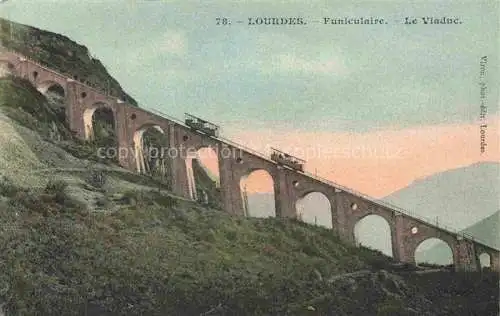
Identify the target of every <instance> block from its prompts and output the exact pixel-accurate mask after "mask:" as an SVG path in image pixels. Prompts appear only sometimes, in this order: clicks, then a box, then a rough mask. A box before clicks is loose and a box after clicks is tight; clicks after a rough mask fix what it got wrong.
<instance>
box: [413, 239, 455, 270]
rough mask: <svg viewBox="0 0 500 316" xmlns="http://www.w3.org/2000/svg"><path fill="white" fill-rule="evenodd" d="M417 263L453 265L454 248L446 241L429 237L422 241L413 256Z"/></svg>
mask: <svg viewBox="0 0 500 316" xmlns="http://www.w3.org/2000/svg"><path fill="white" fill-rule="evenodd" d="M413 257H414V260H415V263H416V264H417V265H418V264H425V263H427V264H436V265H443V266H445V265H452V264H454V262H455V260H454V259H455V258H454V251H453V247H452V246H451V245H450V244H449V243H448V242H446V241H445V240H443V239H441V238H437V237H429V238H425V239H424V240H422V241H420V242H419V243H418V245H417V246H416V247H415V250H414V254H413Z"/></svg>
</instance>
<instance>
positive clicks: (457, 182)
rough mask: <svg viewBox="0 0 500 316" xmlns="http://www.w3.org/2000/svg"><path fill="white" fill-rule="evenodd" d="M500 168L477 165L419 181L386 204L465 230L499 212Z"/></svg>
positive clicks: (493, 164) (492, 163)
mask: <svg viewBox="0 0 500 316" xmlns="http://www.w3.org/2000/svg"><path fill="white" fill-rule="evenodd" d="M499 166H500V164H498V163H494V162H481V163H476V164H473V165H470V166H467V167H464V168H457V169H451V170H447V171H444V172H440V173H437V174H434V175H431V176H429V177H426V178H423V179H419V180H416V181H414V182H413V183H411V184H410V185H409V186H407V187H405V188H403V189H401V190H399V191H396V192H394V193H392V194H391V195H389V196H387V197H385V198H384V199H383V200H385V201H387V202H390V203H392V204H395V205H398V206H401V207H402V208H405V209H408V210H410V211H413V212H414V213H416V214H417V215H419V216H423V217H426V218H429V219H430V220H432V221H433V222H435V221H436V220H437V221H438V223H440V224H445V225H446V226H449V227H451V228H454V229H457V230H461V229H465V228H467V227H468V226H470V225H471V223H474V222H478V221H480V220H482V219H484V218H486V217H488V216H490V215H492V214H493V213H495V212H496V211H498V210H499V193H500V192H499V185H498V175H499V170H500V169H499Z"/></svg>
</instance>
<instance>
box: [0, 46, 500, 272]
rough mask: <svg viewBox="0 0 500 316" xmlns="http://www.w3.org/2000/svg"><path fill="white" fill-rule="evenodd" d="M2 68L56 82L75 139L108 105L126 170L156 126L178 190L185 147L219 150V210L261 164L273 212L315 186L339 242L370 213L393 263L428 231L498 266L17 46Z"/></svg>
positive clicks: (396, 214) (458, 240)
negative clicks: (387, 235) (383, 231)
mask: <svg viewBox="0 0 500 316" xmlns="http://www.w3.org/2000/svg"><path fill="white" fill-rule="evenodd" d="M0 67H2V68H1V69H4V71H5V70H7V71H8V72H10V73H11V74H13V75H15V76H18V77H22V78H25V79H28V80H29V81H30V82H31V83H32V84H33V85H34V86H35V87H37V89H38V90H39V91H40V92H42V93H45V92H46V91H47V90H48V89H49V88H50V87H51V86H54V85H57V86H59V87H60V88H62V89H63V90H64V96H65V101H66V119H67V121H68V124H69V126H70V129H71V130H72V131H74V133H76V135H77V136H78V137H80V138H81V139H89V138H90V137H91V136H92V133H93V130H92V115H93V113H94V112H95V111H96V110H97V109H99V108H108V109H110V110H111V111H112V112H113V114H114V120H115V124H114V126H115V129H116V135H117V138H118V145H119V151H120V154H119V155H118V156H119V163H120V165H121V166H122V167H124V168H126V169H129V170H132V171H135V172H142V171H143V170H144V167H143V165H144V161H142V158H141V157H140V155H138V154H137V153H138V152H140V151H138V148H139V147H140V146H141V144H142V139H141V137H142V134H143V133H144V131H145V130H146V129H148V128H151V127H155V128H157V129H159V130H160V131H162V132H163V133H164V134H165V135H166V137H167V138H168V149H169V150H171V151H172V152H171V153H169V154H168V155H167V156H168V157H169V159H168V164H169V165H168V169H169V170H170V173H171V179H170V181H171V186H172V189H173V191H174V193H175V194H177V195H179V196H182V197H185V198H194V196H193V188H192V185H191V184H190V183H191V182H192V180H191V179H190V175H189V171H188V169H189V168H188V160H189V159H190V158H189V157H190V156H189V151H196V150H198V149H200V148H204V147H210V148H212V149H214V151H215V152H216V153H217V155H218V164H219V176H220V190H221V196H222V203H223V208H224V210H225V211H226V212H228V213H230V214H232V215H238V216H245V215H246V210H245V203H244V195H243V192H242V188H241V186H240V183H241V179H243V178H245V177H246V176H248V175H249V174H250V173H251V172H253V171H255V170H265V171H267V172H268V173H269V175H270V176H271V177H272V179H273V182H274V193H275V194H274V196H275V209H276V216H279V217H287V218H296V217H297V211H296V202H297V201H298V200H299V199H301V198H302V197H304V196H305V195H307V194H309V193H311V192H319V193H322V194H323V195H324V196H326V197H327V199H328V201H329V202H330V207H331V215H332V227H333V233H334V234H336V235H337V236H339V237H340V238H342V239H343V240H344V241H347V242H350V243H355V236H354V226H355V225H356V223H357V222H358V221H359V220H361V219H363V218H364V217H366V216H368V215H372V214H374V215H378V216H381V217H382V218H384V219H385V220H386V221H387V223H388V224H389V227H390V231H391V239H392V249H393V257H394V259H396V260H398V261H401V262H409V263H414V262H415V250H416V248H417V246H418V245H419V244H420V243H421V242H423V241H424V240H426V239H429V238H433V237H434V238H439V239H441V240H443V241H444V242H445V243H447V244H448V245H449V247H450V249H451V250H452V253H453V261H454V265H455V267H456V269H457V270H468V271H477V270H478V269H480V265H479V255H481V254H483V253H486V254H488V255H489V258H490V267H491V269H493V270H495V271H500V252H499V250H498V249H495V248H492V247H490V246H488V245H486V244H484V243H482V242H479V241H477V240H474V239H473V238H471V237H468V238H466V237H464V236H462V235H460V234H459V233H456V232H452V231H449V230H446V229H444V228H440V227H437V226H435V225H432V224H430V223H428V222H425V221H423V220H421V219H418V218H417V217H415V216H411V215H409V214H406V213H405V211H403V210H401V209H399V208H396V207H391V206H387V205H386V204H382V203H381V202H380V201H376V200H374V199H370V198H369V197H366V196H364V195H362V194H357V193H355V192H354V191H352V190H350V189H348V188H344V187H341V186H340V185H337V184H335V183H332V182H330V181H328V180H325V179H321V178H318V177H316V176H313V175H311V174H309V173H305V172H299V171H297V170H291V169H288V168H286V167H282V166H280V165H278V164H276V162H274V161H272V160H270V159H268V158H267V157H266V156H265V155H263V154H260V153H257V152H255V151H253V150H251V149H248V148H245V147H244V146H241V145H238V144H235V143H233V142H231V141H229V140H227V139H223V138H217V137H211V136H208V135H206V134H203V133H200V132H197V131H195V130H192V129H190V128H189V127H187V126H185V125H184V124H183V123H182V122H180V121H178V120H176V119H173V118H169V117H166V116H165V115H163V114H156V113H152V112H150V111H147V110H144V109H141V108H138V107H134V106H131V105H129V104H127V103H124V102H122V101H121V100H119V99H117V98H116V97H112V96H109V95H106V94H105V93H103V92H101V91H99V90H96V89H95V88H92V87H89V86H87V85H85V84H84V83H81V82H79V81H77V80H74V79H73V78H69V77H67V76H64V75H62V74H60V73H57V72H56V71H53V70H51V69H49V68H48V67H45V66H43V65H40V64H38V63H36V62H35V61H33V60H30V59H28V58H26V57H24V56H21V55H19V54H17V53H15V52H6V51H4V52H1V51H0Z"/></svg>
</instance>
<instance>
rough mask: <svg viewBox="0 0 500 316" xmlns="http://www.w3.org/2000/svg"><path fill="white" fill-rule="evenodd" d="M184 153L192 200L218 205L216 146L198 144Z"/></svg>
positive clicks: (218, 174)
mask: <svg viewBox="0 0 500 316" xmlns="http://www.w3.org/2000/svg"><path fill="white" fill-rule="evenodd" d="M195 149H196V151H192V150H190V151H189V152H188V154H187V155H186V170H187V175H188V185H189V193H190V196H191V198H192V199H193V200H197V201H199V202H202V203H204V204H214V206H215V205H218V204H219V201H220V198H221V197H220V173H219V157H218V155H217V148H213V147H212V146H209V145H204V146H199V147H198V148H195Z"/></svg>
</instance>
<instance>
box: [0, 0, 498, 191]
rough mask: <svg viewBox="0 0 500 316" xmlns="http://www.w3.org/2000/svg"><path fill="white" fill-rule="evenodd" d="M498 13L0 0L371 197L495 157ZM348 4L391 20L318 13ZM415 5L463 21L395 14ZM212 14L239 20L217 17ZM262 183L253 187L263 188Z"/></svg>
mask: <svg viewBox="0 0 500 316" xmlns="http://www.w3.org/2000/svg"><path fill="white" fill-rule="evenodd" d="M498 12H499V11H498V3H497V2H496V1H489V2H480V1H462V2H461V1H453V2H447V1H417V2H409V1H408V2H399V1H365V2H359V1H356V2H349V3H347V2H346V1H344V2H334V1H328V5H326V4H324V2H323V1H270V0H268V1H266V0H262V1H203V3H200V1H154V0H149V1H146V0H144V1H123V0H106V1H104V0H101V1H72V0H50V1H49V0H36V1H33V0H31V1H29V0H9V1H7V2H5V3H3V4H0V16H1V17H4V18H8V19H11V20H13V21H16V22H19V23H23V24H29V25H32V26H35V27H38V28H42V29H46V30H49V31H53V32H57V33H61V34H64V35H66V36H68V37H70V38H71V39H73V40H75V41H76V42H78V43H80V44H83V45H85V46H87V47H88V48H89V50H90V51H91V53H92V54H93V55H94V56H95V57H97V58H98V59H100V60H101V61H102V63H103V64H104V65H106V67H107V69H108V71H109V72H110V73H111V74H112V75H113V76H114V77H115V78H116V79H117V80H118V81H119V82H120V83H121V85H122V87H123V88H124V90H125V91H127V92H128V93H129V94H131V95H132V96H133V97H134V98H135V99H136V100H137V101H138V102H139V105H140V106H141V107H143V108H146V109H156V110H160V111H162V112H165V113H168V114H169V115H171V116H175V117H179V118H182V117H183V113H184V112H188V113H192V114H194V115H197V116H200V117H203V118H206V119H207V120H209V121H212V122H215V123H217V124H219V125H221V126H222V134H223V135H224V136H225V137H226V138H230V139H233V140H236V141H238V142H241V143H244V144H245V145H247V146H249V147H252V148H255V149H258V150H261V151H264V152H268V151H269V148H270V147H279V148H286V149H288V150H290V151H291V153H292V154H296V155H298V156H300V157H302V158H305V159H306V160H307V164H306V169H307V170H308V171H311V172H317V173H318V174H320V175H322V176H324V177H327V178H329V179H331V180H333V181H336V182H338V183H340V184H343V185H346V186H349V187H352V188H354V189H356V190H358V191H361V192H364V193H367V194H370V195H372V196H375V197H383V196H386V195H388V194H390V193H391V192H393V191H396V190H398V189H400V188H402V187H404V186H406V185H408V184H409V183H411V182H412V181H414V180H415V179H419V178H422V177H425V176H428V175H431V174H434V173H437V172H442V171H445V170H448V169H454V168H458V167H463V166H467V165H470V164H473V163H475V162H478V161H500V156H499V151H498V105H499V101H498V95H499V90H498V86H499V85H498V82H499V81H498V79H499V78H498V74H499V73H500V72H499V71H498V60H499V58H498V57H499V55H498V45H497V44H498V29H499V25H498ZM258 16H262V17H265V16H272V17H275V16H276V17H286V16H290V17H303V19H304V20H305V21H306V22H308V24H307V25H294V26H264V25H260V26H251V25H247V23H241V24H238V23H236V21H237V20H243V21H244V22H246V21H247V19H248V18H249V17H258ZM344 16H349V17H351V16H352V17H358V16H373V17H383V18H384V19H386V20H387V21H388V24H384V25H344V26H341V25H323V24H321V23H315V22H314V21H321V20H322V18H323V17H331V18H333V17H344ZM422 16H424V17H426V16H435V17H438V18H441V17H443V16H451V17H459V18H460V20H461V21H462V24H458V25H423V24H422V23H419V24H417V25H404V24H403V23H402V21H403V20H404V18H405V17H417V18H419V17H422ZM218 17H227V18H229V19H230V20H231V21H232V22H233V23H232V24H231V25H216V18H218ZM419 21H421V20H419ZM482 56H488V63H487V66H486V67H487V68H486V69H487V76H486V77H485V79H484V80H485V82H486V84H487V88H488V91H487V106H488V114H487V121H486V123H487V124H488V128H487V144H488V147H487V151H486V152H485V153H484V154H481V153H480V151H479V148H480V144H479V142H480V140H479V126H480V124H481V123H483V122H480V121H478V118H479V113H480V110H479V102H480V94H479V80H480V78H479V72H480V66H479V62H480V58H481V57H482ZM319 148H322V149H319ZM328 148H329V149H330V152H329V153H325V152H326V151H328V150H326V149H328ZM307 150H310V151H309V152H307ZM332 150H333V153H332ZM311 152H315V154H311ZM258 182H259V181H256V183H255V185H254V187H255V188H254V190H256V191H265V190H266V188H265V186H259V184H258Z"/></svg>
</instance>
